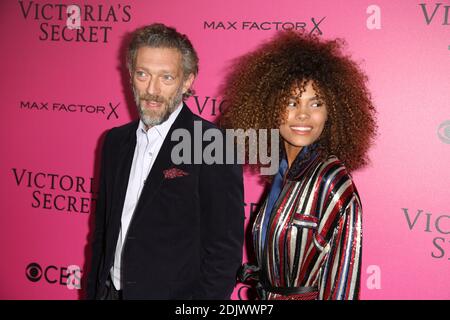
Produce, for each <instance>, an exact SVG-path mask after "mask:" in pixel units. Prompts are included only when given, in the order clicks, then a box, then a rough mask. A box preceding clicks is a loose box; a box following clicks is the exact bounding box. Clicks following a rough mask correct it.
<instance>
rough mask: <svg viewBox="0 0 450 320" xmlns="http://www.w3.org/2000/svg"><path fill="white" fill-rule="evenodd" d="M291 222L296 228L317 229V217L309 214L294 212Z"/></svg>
mask: <svg viewBox="0 0 450 320" xmlns="http://www.w3.org/2000/svg"><path fill="white" fill-rule="evenodd" d="M292 224H293V225H294V226H296V227H298V228H308V229H317V227H318V224H319V219H317V218H316V217H314V216H311V215H306V214H301V213H296V214H294V219H293V220H292Z"/></svg>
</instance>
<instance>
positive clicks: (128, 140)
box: [111, 122, 139, 225]
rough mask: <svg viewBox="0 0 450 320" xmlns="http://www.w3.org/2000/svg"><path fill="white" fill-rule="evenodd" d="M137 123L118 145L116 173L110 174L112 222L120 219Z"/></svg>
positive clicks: (134, 145) (131, 161)
mask: <svg viewBox="0 0 450 320" xmlns="http://www.w3.org/2000/svg"><path fill="white" fill-rule="evenodd" d="M138 124H139V122H136V123H134V124H133V125H132V126H130V131H129V132H127V134H126V135H125V137H124V138H123V140H122V141H121V142H119V143H120V145H119V150H118V154H117V158H118V160H117V168H118V169H117V172H112V173H111V174H114V175H116V177H115V178H114V189H113V190H114V193H113V197H114V198H113V200H112V201H113V205H112V212H111V218H112V221H115V222H119V225H120V219H121V217H122V210H123V206H124V203H125V195H126V192H127V187H128V180H129V177H130V171H131V165H132V163H133V156H134V149H135V147H136V130H137V127H138Z"/></svg>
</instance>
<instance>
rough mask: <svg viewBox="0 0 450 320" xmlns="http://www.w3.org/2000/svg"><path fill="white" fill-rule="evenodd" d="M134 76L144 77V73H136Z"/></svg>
mask: <svg viewBox="0 0 450 320" xmlns="http://www.w3.org/2000/svg"><path fill="white" fill-rule="evenodd" d="M136 75H137V76H138V77H145V72H143V71H136Z"/></svg>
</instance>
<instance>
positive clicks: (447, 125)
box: [437, 120, 450, 144]
mask: <svg viewBox="0 0 450 320" xmlns="http://www.w3.org/2000/svg"><path fill="white" fill-rule="evenodd" d="M437 135H438V137H439V139H441V141H442V142H443V143H447V144H450V120H447V121H444V122H442V123H441V124H440V125H439V128H438V130H437Z"/></svg>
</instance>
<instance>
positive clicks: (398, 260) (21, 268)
mask: <svg viewBox="0 0 450 320" xmlns="http://www.w3.org/2000/svg"><path fill="white" fill-rule="evenodd" d="M67 12H70V14H72V13H73V14H72V15H71V16H70V17H69V14H68V13H67ZM0 20H1V26H2V27H1V28H0V35H1V42H2V49H1V55H2V58H1V59H0V65H1V69H0V70H1V80H0V81H1V85H0V88H1V89H0V90H1V97H2V108H1V117H0V132H1V148H2V156H1V160H0V163H1V170H0V174H1V176H0V188H1V197H2V200H1V201H0V243H1V256H2V258H1V261H2V263H1V264H0V298H2V299H82V298H83V296H84V289H85V276H86V273H87V270H88V265H89V261H90V249H89V241H90V239H91V237H92V232H93V217H94V215H95V202H96V198H97V180H98V173H99V156H100V150H101V146H102V141H103V137H104V134H105V132H106V131H107V130H108V129H110V128H112V127H115V126H120V125H123V124H125V123H127V122H129V121H131V120H132V119H136V118H137V113H136V107H135V104H134V101H133V96H132V93H131V90H130V86H129V78H128V74H127V71H126V66H125V58H124V57H125V48H126V45H127V41H128V39H129V34H130V32H131V31H133V30H134V29H135V28H137V27H140V26H143V25H146V24H151V23H154V22H162V23H165V24H167V25H170V26H174V27H176V28H177V29H178V30H179V31H180V32H182V33H185V34H187V35H188V36H189V38H190V39H191V41H192V43H193V45H194V47H195V48H196V49H197V51H198V54H199V58H200V72H199V75H198V78H197V79H196V81H195V90H196V94H195V96H193V97H191V98H189V100H187V104H188V106H189V107H190V109H191V110H192V111H193V112H194V113H196V114H198V115H200V116H202V117H204V118H205V119H208V120H212V121H214V120H215V119H216V118H217V117H218V116H220V114H221V111H222V109H223V108H224V107H225V105H226V101H224V100H223V99H222V97H221V95H220V90H219V88H220V87H221V85H222V84H223V81H224V78H225V75H226V74H227V72H228V71H229V69H230V68H231V67H232V63H233V61H234V59H235V58H237V57H239V56H241V55H243V54H245V53H246V52H248V51H250V50H252V49H254V48H255V47H256V46H258V45H259V44H260V43H261V42H263V41H264V40H267V39H269V38H270V37H271V36H272V35H274V34H275V33H276V32H277V31H278V30H285V29H292V28H293V29H295V30H303V29H304V30H306V32H308V33H313V34H317V35H320V36H321V37H324V38H327V39H328V38H335V37H340V38H343V39H345V40H346V42H347V47H346V52H347V53H349V54H351V55H352V56H353V58H354V59H355V60H357V61H358V62H359V63H360V65H361V67H362V68H363V69H364V70H365V71H366V73H367V75H368V77H369V88H370V91H371V92H372V95H373V99H374V103H375V105H376V107H377V110H378V126H379V132H378V136H377V139H376V143H375V145H374V146H373V148H372V149H371V151H370V158H371V164H370V165H369V166H367V167H366V168H364V169H362V170H359V171H357V172H355V173H354V180H355V183H356V185H357V187H358V189H359V192H360V195H361V198H362V203H363V232H364V236H363V265H362V275H361V298H362V299H449V298H450V272H449V270H450V269H449V266H450V261H449V260H450V167H449V164H450V1H448V0H443V1H428V0H417V1H414V0H403V1H400V0H399V1H390V0H370V1H366V0H348V1H329V0H320V1H317V0H314V1H313V0H302V1H299V0H279V1H274V0H264V1H261V0H246V1H241V0H228V1H210V0H191V1H181V0H180V1H178V0H164V1H163V0H152V1H132V0H113V1H104V0H103V1H100V0H99V1H96V0H90V1H79V0H72V1H57V0H42V1H30V0H22V1H14V0H8V1H2V2H1V4H0ZM255 81H257V79H255ZM224 192H226V190H224ZM262 192H263V186H262V185H261V184H260V180H259V179H258V177H256V176H253V175H251V174H250V173H249V172H246V173H245V213H246V221H247V224H248V221H249V220H250V219H251V217H252V215H254V214H255V208H257V207H258V203H259V201H261V194H262ZM247 224H246V225H247ZM247 231H248V228H247ZM247 250H248V244H246V246H245V250H244V257H243V259H244V261H246V260H247ZM247 290H248V288H247V287H245V286H242V285H237V287H236V289H235V291H234V293H233V296H232V298H233V299H239V298H242V299H246V298H247V294H248V292H247Z"/></svg>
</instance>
